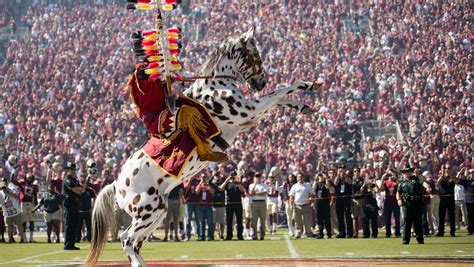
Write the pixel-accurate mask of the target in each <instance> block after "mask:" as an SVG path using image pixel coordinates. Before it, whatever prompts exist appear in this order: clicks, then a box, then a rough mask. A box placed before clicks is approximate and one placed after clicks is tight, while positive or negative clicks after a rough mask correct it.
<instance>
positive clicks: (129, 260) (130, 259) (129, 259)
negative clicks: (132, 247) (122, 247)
mask: <svg viewBox="0 0 474 267" xmlns="http://www.w3.org/2000/svg"><path fill="white" fill-rule="evenodd" d="M127 257H128V262H130V263H132V258H130V256H128V255H127Z"/></svg>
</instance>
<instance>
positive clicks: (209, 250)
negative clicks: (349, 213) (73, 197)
mask: <svg viewBox="0 0 474 267" xmlns="http://www.w3.org/2000/svg"><path fill="white" fill-rule="evenodd" d="M285 232H286V230H283V229H282V230H280V232H279V234H277V235H274V236H270V235H268V236H267V240H265V241H213V242H208V241H206V242H197V241H195V239H194V240H192V241H190V242H179V243H176V242H168V243H163V242H153V243H145V244H144V245H143V248H142V250H141V254H142V256H143V257H144V259H145V260H181V261H183V260H205V259H275V258H291V257H292V255H291V253H290V250H289V247H288V242H287V241H286V240H285V236H284V235H283V233H285ZM160 235H162V234H161V232H159V233H158V236H160ZM271 239H278V240H271ZM290 240H291V242H290V243H291V245H292V246H293V247H294V249H295V251H296V253H297V257H299V258H312V259H314V258H317V259H324V258H346V259H347V258H413V259H416V258H425V259H436V258H438V259H440V258H449V259H473V258H474V236H467V235H466V233H465V232H461V233H458V236H457V237H455V238H451V237H431V238H427V239H425V243H426V244H425V245H418V244H417V242H416V240H415V239H412V243H411V244H410V245H402V244H401V239H400V238H391V239H387V238H382V237H380V238H377V239H372V238H371V239H360V238H359V239H350V240H348V239H330V240H327V239H324V240H316V239H300V240H294V239H290ZM37 241H39V243H36V244H0V255H1V257H0V265H1V266H33V265H36V266H38V265H43V266H45V265H51V264H55V263H56V264H58V263H62V264H66V263H80V262H81V261H82V260H83V259H84V258H85V256H86V254H87V250H88V247H89V244H88V243H79V244H78V246H79V247H81V248H82V250H80V251H64V250H62V244H47V243H45V241H46V240H45V238H38V239H37ZM294 256H295V255H294ZM101 260H123V261H126V260H127V258H126V256H125V254H124V252H123V250H122V248H121V246H120V244H119V243H110V244H107V245H106V247H105V250H104V251H103V253H102V256H101Z"/></svg>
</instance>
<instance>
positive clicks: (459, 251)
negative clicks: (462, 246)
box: [456, 250, 466, 253]
mask: <svg viewBox="0 0 474 267" xmlns="http://www.w3.org/2000/svg"><path fill="white" fill-rule="evenodd" d="M456 252H457V253H466V251H464V250H456Z"/></svg>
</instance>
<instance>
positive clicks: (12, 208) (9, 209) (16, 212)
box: [0, 181, 26, 243]
mask: <svg viewBox="0 0 474 267" xmlns="http://www.w3.org/2000/svg"><path fill="white" fill-rule="evenodd" d="M0 189H1V191H0V207H2V208H3V216H4V217H5V218H6V219H7V226H8V242H9V243H15V239H14V238H13V225H15V226H16V227H17V229H18V232H19V233H20V235H21V240H20V243H26V235H25V231H24V228H23V220H22V217H21V209H20V200H19V199H18V189H17V187H16V186H15V185H13V184H10V185H9V186H8V187H7V185H6V184H5V182H3V181H0Z"/></svg>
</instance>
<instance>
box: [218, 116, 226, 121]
mask: <svg viewBox="0 0 474 267" xmlns="http://www.w3.org/2000/svg"><path fill="white" fill-rule="evenodd" d="M217 117H218V118H219V119H220V120H221V121H227V120H229V118H228V117H226V116H222V115H219V116H217Z"/></svg>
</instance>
